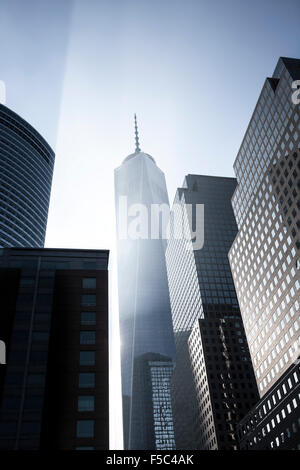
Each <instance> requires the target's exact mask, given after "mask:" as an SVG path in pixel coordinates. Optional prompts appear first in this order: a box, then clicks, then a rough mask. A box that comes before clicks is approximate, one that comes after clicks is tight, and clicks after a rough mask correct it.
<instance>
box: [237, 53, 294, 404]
mask: <svg viewBox="0 0 300 470" xmlns="http://www.w3.org/2000/svg"><path fill="white" fill-rule="evenodd" d="M296 78H298V79H299V78H300V60H293V59H285V58H281V59H280V60H279V62H278V64H277V67H276V69H275V72H274V75H273V77H272V79H267V80H266V82H265V84H264V86H263V90H262V92H261V95H260V97H259V100H258V103H257V105H256V108H255V110H254V113H253V116H252V118H251V121H250V124H249V126H248V129H247V131H246V135H245V137H244V139H243V143H242V145H241V148H240V150H239V153H238V156H237V158H236V161H235V164H234V168H235V172H236V174H237V179H238V185H237V189H236V191H235V193H234V195H233V198H232V204H233V209H234V211H235V213H236V215H237V219H238V225H239V232H238V235H237V237H236V239H235V241H234V243H233V245H232V248H231V250H230V254H229V258H230V264H231V268H232V273H233V278H234V282H235V287H236V291H237V295H238V299H239V304H240V308H241V313H242V316H243V321H244V326H245V331H246V335H247V338H248V343H249V347H250V352H251V357H252V362H253V366H254V371H255V375H256V380H257V384H258V388H259V392H260V396H261V397H262V396H263V395H264V394H265V393H266V392H267V391H268V390H269V389H270V388H271V387H272V386H273V385H274V384H275V383H276V381H277V380H278V379H279V378H280V377H281V375H282V374H283V373H284V372H285V371H286V370H287V369H288V368H289V367H290V365H291V364H292V363H293V362H294V360H295V346H296V345H297V343H299V340H300V323H299V312H300V306H299V292H300V289H299V286H300V284H299V280H300V277H299V248H300V237H299V229H300V218H299V213H300V183H299V172H300V153H299V150H300V110H299V106H297V105H295V104H293V102H292V99H291V95H292V91H293V90H292V82H293V80H295V79H296ZM250 155H251V160H249V159H248V156H250ZM246 188H247V189H246Z"/></svg>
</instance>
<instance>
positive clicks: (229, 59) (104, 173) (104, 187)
mask: <svg viewBox="0 0 300 470" xmlns="http://www.w3.org/2000/svg"><path fill="white" fill-rule="evenodd" d="M299 17H300V2H299V1H298V0H287V1H285V2H283V1H281V0H265V1H262V0H260V1H257V0H254V1H251V2H249V1H245V0H220V1H218V0H215V1H203V0H151V1H150V0H77V1H75V0H73V1H72V0H59V1H57V0H54V1H53V0H52V1H49V0H1V2H0V46H1V53H0V80H1V79H2V80H5V82H6V86H7V105H8V106H10V107H11V108H12V109H14V110H15V111H16V112H18V113H20V114H21V115H22V116H24V117H25V118H26V119H28V120H29V122H31V123H32V124H33V125H34V126H35V127H36V128H37V129H38V130H39V131H40V132H41V133H42V134H43V135H44V136H45V137H46V138H47V139H48V140H49V142H50V144H51V145H52V146H53V147H55V148H56V151H57V158H56V167H55V175H54V184H53V192H52V203H51V210H50V217H49V225H48V236H47V243H48V245H51V246H57V245H60V246H86V247H111V243H112V236H111V233H112V224H113V169H114V168H115V167H116V166H118V165H119V164H120V163H121V161H122V159H123V158H124V157H125V156H126V155H127V154H129V153H130V152H131V151H132V150H133V148H134V147H133V146H134V140H133V118H132V115H133V113H134V112H137V115H138V120H139V127H140V139H141V147H142V149H143V150H145V151H146V152H148V153H150V154H152V155H153V156H154V157H155V159H156V161H157V163H158V165H159V166H160V167H161V169H162V170H163V171H164V172H165V174H166V178H167V185H168V189H169V196H170V200H171V201H172V200H173V197H174V193H175V190H176V188H177V186H179V185H181V183H182V180H183V177H184V175H185V174H187V173H202V174H212V175H228V176H232V175H233V170H232V163H233V161H234V159H235V156H236V153H237V150H238V147H239V145H240V143H241V139H242V136H243V134H244V132H245V129H246V126H247V123H248V121H249V118H250V116H251V113H252V111H253V108H254V105H255V103H256V100H257V97H258V94H259V92H260V89H261V87H262V85H263V82H264V80H265V77H266V76H268V75H271V74H272V73H273V69H274V67H275V65H276V62H277V60H278V57H279V56H280V55H284V56H291V57H293V56H294V57H300V28H299ZM57 129H58V134H57V133H56V131H57Z"/></svg>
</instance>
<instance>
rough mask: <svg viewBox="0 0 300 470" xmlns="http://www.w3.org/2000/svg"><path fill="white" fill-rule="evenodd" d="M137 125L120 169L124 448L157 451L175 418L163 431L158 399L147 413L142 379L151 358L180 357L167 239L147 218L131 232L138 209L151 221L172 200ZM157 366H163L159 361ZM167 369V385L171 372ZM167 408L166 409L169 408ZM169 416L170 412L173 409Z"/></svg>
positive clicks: (171, 444)
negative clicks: (159, 207)
mask: <svg viewBox="0 0 300 470" xmlns="http://www.w3.org/2000/svg"><path fill="white" fill-rule="evenodd" d="M135 129H136V149H135V152H134V153H133V154H131V155H129V156H128V157H127V158H125V160H124V161H123V163H122V165H121V166H120V167H118V168H117V169H116V170H115V199H116V219H117V231H118V290H119V316H120V337H121V338H120V339H121V373H122V399H123V428H124V447H125V448H126V449H155V448H156V445H157V442H158V441H160V442H161V440H164V441H165V442H164V446H165V447H164V448H169V449H172V448H174V439H173V437H172V421H171V420H170V425H169V429H168V430H167V431H166V432H165V433H162V432H161V425H160V423H161V422H162V421H163V417H161V418H159V419H158V421H159V423H158V424H157V407H156V406H155V405H154V402H152V404H151V407H152V408H151V409H152V411H151V412H147V413H146V412H144V411H143V410H146V409H147V410H149V402H148V401H147V400H149V399H150V398H149V397H151V394H152V392H151V388H152V385H151V381H148V387H149V390H148V392H147V391H146V390H144V392H143V393H141V391H140V390H141V388H140V377H141V376H144V377H145V376H147V375H148V376H149V373H150V372H149V371H150V369H151V367H152V366H151V367H150V365H149V361H152V360H155V361H156V363H157V362H159V359H158V358H159V355H160V356H162V358H161V360H162V369H161V370H163V364H164V363H166V362H167V361H172V360H173V359H174V357H175V347H174V337H173V330H172V319H171V310H170V300H169V292H168V281H167V272H166V264H165V245H166V241H165V240H164V239H163V237H162V233H161V231H159V232H160V233H156V234H155V236H153V233H151V228H150V225H151V224H148V223H147V220H146V221H145V220H144V221H143V222H142V224H141V225H142V226H141V227H140V228H139V229H140V230H141V231H142V232H143V233H141V234H140V235H139V234H137V236H135V234H134V233H131V229H132V226H130V224H131V223H132V222H134V221H132V218H133V217H134V216H136V215H137V213H138V212H139V211H141V212H143V214H144V215H145V216H146V219H147V217H149V216H150V214H151V210H152V208H153V207H155V206H154V205H161V204H164V205H165V206H164V207H165V208H167V210H168V207H169V201H168V194H167V188H166V182H165V176H164V174H163V172H162V171H161V170H160V169H159V168H158V166H157V165H156V163H155V161H154V159H153V157H151V156H150V155H148V154H147V153H144V152H142V151H141V150H140V147H139V140H138V133H137V125H136V127H135ZM156 207H157V206H156ZM127 213H128V218H127ZM124 224H125V226H124ZM127 224H128V226H127ZM151 357H153V358H154V359H151ZM155 358H156V359H155ZM149 367H150V369H149ZM156 367H158V368H159V366H158V364H156ZM141 368H144V372H143V371H142V370H141ZM151 370H152V369H151ZM164 372H165V380H164V386H165V384H166V381H168V377H169V373H168V372H167V371H164ZM145 397H148V398H145ZM162 412H164V413H165V412H166V410H165V407H164V408H162ZM167 414H168V416H171V410H169V411H168V412H167ZM160 445H162V444H161V443H160Z"/></svg>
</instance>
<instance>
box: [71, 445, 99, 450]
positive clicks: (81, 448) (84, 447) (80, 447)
mask: <svg viewBox="0 0 300 470" xmlns="http://www.w3.org/2000/svg"><path fill="white" fill-rule="evenodd" d="M94 449H95V447H93V446H79V447H76V449H75V450H94Z"/></svg>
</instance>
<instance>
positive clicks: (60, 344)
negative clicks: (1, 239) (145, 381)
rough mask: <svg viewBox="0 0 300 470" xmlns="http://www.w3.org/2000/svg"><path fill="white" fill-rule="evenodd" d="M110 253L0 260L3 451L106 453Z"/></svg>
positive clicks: (22, 253) (34, 252)
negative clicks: (4, 354) (3, 348)
mask: <svg viewBox="0 0 300 470" xmlns="http://www.w3.org/2000/svg"><path fill="white" fill-rule="evenodd" d="M108 255H109V253H108V251H106V250H66V249H61V250H60V249H29V248H24V249H23V248H5V249H3V250H1V254H0V302H1V313H2V315H1V340H4V341H5V343H6V347H7V364H6V365H1V366H0V374H1V375H0V449H15V450H17V449H24V450H26V449H27V450H42V449H45V450H54V449H66V450H72V449H86V450H87V449H95V450H100V449H108V448H109V421H108Z"/></svg>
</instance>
